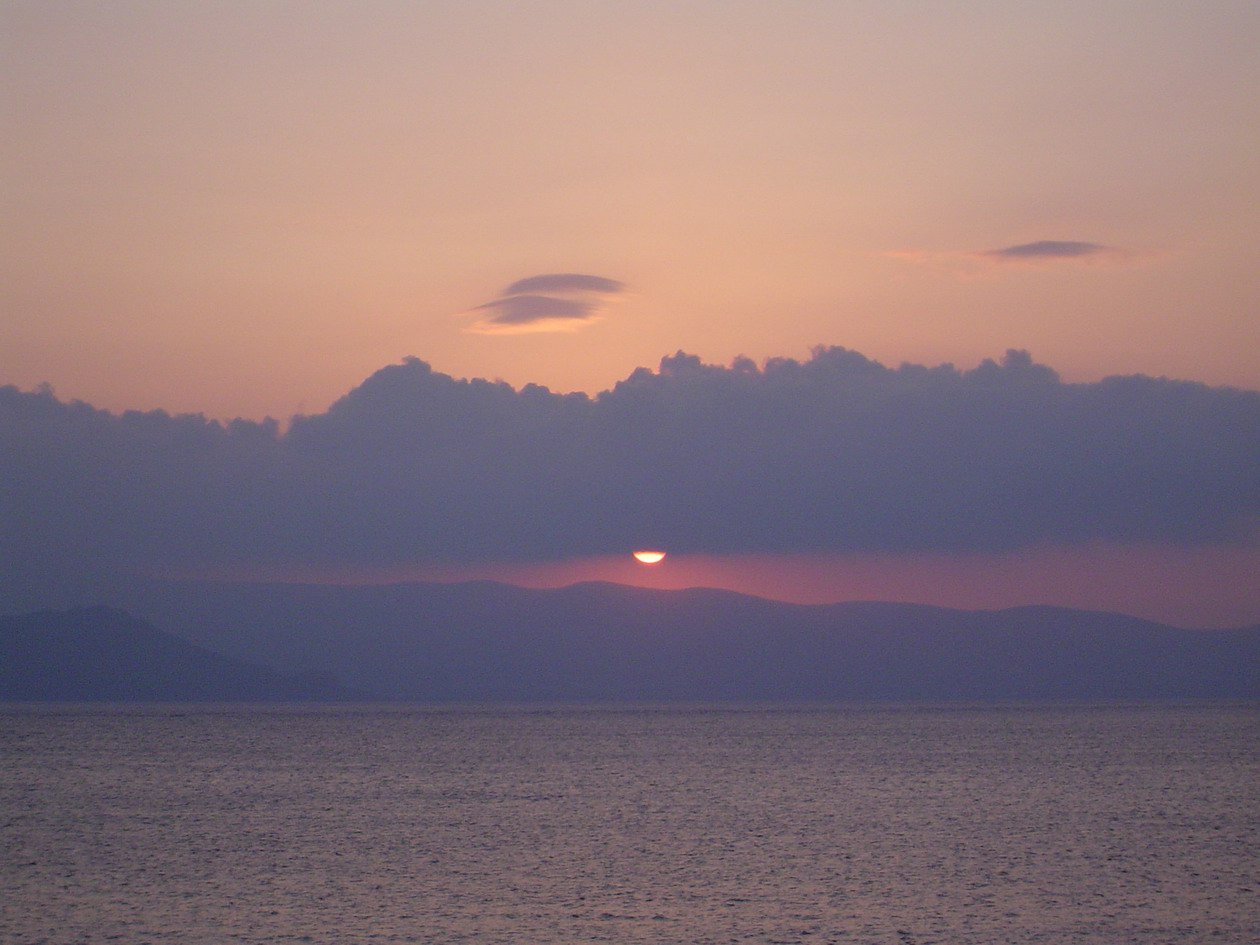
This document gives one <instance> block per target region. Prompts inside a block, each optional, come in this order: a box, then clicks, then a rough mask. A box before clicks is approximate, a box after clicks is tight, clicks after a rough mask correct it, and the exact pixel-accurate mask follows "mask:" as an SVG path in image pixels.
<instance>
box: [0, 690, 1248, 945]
mask: <svg viewBox="0 0 1260 945" xmlns="http://www.w3.org/2000/svg"><path fill="white" fill-rule="evenodd" d="M0 942H3V943H6V945H8V943H15V945H17V943H20V945H35V943H49V945H80V943H106V942H120V943H126V945H145V943H154V945H157V943H205V945H226V943H251V945H253V943H258V945H263V943H266V945H280V943H285V945H288V943H308V942H314V943H329V945H342V943H359V942H362V943H403V942H406V943H475V945H561V943H600V942H607V943H617V945H632V943H653V945H656V943H662V945H675V943H679V945H681V943H711V945H718V943H721V945H726V943H730V945H735V943H767V945H798V943H802V945H803V943H810V945H813V943H845V945H858V943H861V945H987V943H992V945H997V943H1002V945H1018V943H1030V945H1031V943H1046V945H1072V943H1079V945H1087V943H1088V945H1095V943H1097V945H1104V943H1105V945H1124V943H1160V945H1167V943H1181V942H1187V943H1196V945H1197V943H1222V945H1248V943H1251V945H1254V943H1260V705H1255V704H1248V705H1180V706H1176V705H1161V706H1143V705H1129V706H1116V705H1107V706H1084V705H1082V706H1040V707H1032V706H1002V707H993V706H988V707H982V706H957V705H953V706H936V707H926V706H906V707H888V706H882V707H875V706H826V707H763V706H756V707H746V706H745V707H737V706H636V707H591V706H587V707H582V706H572V707H546V708H543V707H513V708H496V707H458V708H442V707H412V706H386V707H382V706H335V707H331V706H325V707H317V706H310V707H306V706H289V707H263V706H232V707H209V706H172V705H165V706H142V707H138V706H128V707H111V706H103V707H102V706H95V707H89V706H60V707H54V706H8V707H5V708H3V709H0Z"/></svg>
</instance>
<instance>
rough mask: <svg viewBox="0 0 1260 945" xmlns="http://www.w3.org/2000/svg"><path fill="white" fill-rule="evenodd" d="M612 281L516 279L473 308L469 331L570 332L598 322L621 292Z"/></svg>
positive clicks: (568, 275) (569, 276) (577, 276)
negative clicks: (501, 290) (472, 318)
mask: <svg viewBox="0 0 1260 945" xmlns="http://www.w3.org/2000/svg"><path fill="white" fill-rule="evenodd" d="M625 288H626V287H625V285H624V284H623V283H621V282H618V281H617V280H616V279H607V278H605V277H604V276H590V275H585V274H583V273H577V272H562V273H550V274H544V275H539V276H528V277H526V278H524V279H517V280H516V281H515V282H513V283H512V284H511V285H509V286H508V287H507V288H506V289H504V290H503V294H502V296H501V297H499V298H497V299H494V300H493V301H491V302H486V303H484V304H482V305H478V306H475V307H474V308H472V309H470V310H469V311H468V312H467V313H465V314H477V315H478V316H479V317H478V319H477V320H476V321H475V322H474V323H473V324H472V325H471V326H470V327H469V329H468V330H469V331H472V332H477V333H479V334H520V333H522V332H538V331H574V330H576V329H578V328H582V327H584V326H586V325H589V324H591V323H592V322H595V321H598V320H599V319H600V318H602V317H603V315H604V313H605V312H606V311H607V307H608V303H609V302H610V301H611V300H612V299H614V298H616V297H618V296H620V295H621V294H623V293H624V292H625Z"/></svg>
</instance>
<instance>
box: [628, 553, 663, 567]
mask: <svg viewBox="0 0 1260 945" xmlns="http://www.w3.org/2000/svg"><path fill="white" fill-rule="evenodd" d="M664 559H665V552H663V551H636V552H635V553H634V560H636V561H638V562H639V563H640V564H659V563H660V562H661V561H663V560H664Z"/></svg>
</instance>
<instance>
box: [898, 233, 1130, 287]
mask: <svg viewBox="0 0 1260 945" xmlns="http://www.w3.org/2000/svg"><path fill="white" fill-rule="evenodd" d="M1131 255H1132V254H1130V253H1129V252H1127V251H1125V250H1123V249H1120V248H1118V247H1115V246H1107V245H1104V244H1102V243H1094V242H1090V241H1088V240H1034V241H1033V242H1031V243H1017V244H1014V245H1012V246H1000V247H997V248H996V249H982V250H945V251H939V250H922V249H908V250H893V251H890V252H886V253H884V256H886V257H888V258H889V259H897V260H901V261H903V262H908V263H913V264H915V265H919V266H927V267H930V268H935V269H940V270H944V271H946V272H950V273H952V274H954V275H955V276H958V277H960V278H964V279H969V278H983V277H985V276H992V275H995V274H996V273H997V271H998V270H999V268H1007V267H1013V266H1019V267H1024V268H1029V267H1045V266H1070V265H1082V264H1087V265H1097V264H1100V263H1117V262H1123V261H1125V260H1127V259H1129V258H1130V257H1131Z"/></svg>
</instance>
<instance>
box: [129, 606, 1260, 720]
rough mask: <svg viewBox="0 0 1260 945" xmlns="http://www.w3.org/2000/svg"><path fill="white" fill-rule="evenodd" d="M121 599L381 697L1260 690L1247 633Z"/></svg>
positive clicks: (1053, 621)
mask: <svg viewBox="0 0 1260 945" xmlns="http://www.w3.org/2000/svg"><path fill="white" fill-rule="evenodd" d="M129 596H130V599H129V600H128V601H127V604H128V606H129V607H131V608H132V609H133V610H135V611H136V612H137V613H142V614H144V615H145V616H146V617H148V618H150V619H152V620H154V621H155V622H157V623H159V624H160V625H161V626H163V627H167V628H169V629H171V630H173V631H175V632H177V633H179V634H180V635H182V636H185V637H187V638H188V639H191V640H196V641H198V642H200V643H202V644H203V645H206V646H208V647H210V648H212V649H215V650H217V651H219V652H223V653H226V654H230V655H232V656H235V657H237V658H240V659H248V660H251V661H257V662H264V663H267V664H269V665H275V666H280V667H284V668H285V669H287V670H320V671H326V672H333V673H336V674H337V676H338V677H339V678H341V679H343V680H345V681H346V682H347V683H348V684H350V685H352V686H354V687H355V688H356V689H360V690H363V691H366V692H370V693H375V694H377V695H380V696H384V697H389V698H406V699H416V700H425V701H430V700H432V701H444V700H472V701H516V700H520V701H539V700H541V701H546V700H848V699H854V700H1004V699H1017V700H1019V699H1032V700H1039V699H1040V700H1045V699H1071V700H1088V699H1197V698H1260V628H1251V629H1246V630H1236V631H1199V630H1180V629H1176V628H1172V627H1167V626H1164V625H1161V624H1157V623H1152V622H1149V621H1143V620H1139V619H1136V618H1132V617H1125V616H1121V615H1116V614H1104V613H1090V612H1082V611H1069V610H1062V609H1057V608H1051V607H1025V608H1016V609H1012V610H1005V611H996V612H988V611H984V612H964V611H954V610H947V609H942V608H936V607H924V606H917V605H908V604H880V603H849V604H835V605H826V606H800V605H792V604H783V603H778V602H774V601H767V600H762V599H758V598H753V597H747V596H743V595H739V594H733V593H729V592H725V591H713V590H689V591H652V590H645V589H641V588H629V587H622V586H617V585H609V584H583V585H576V586H573V587H569V588H563V589H559V590H531V589H524V588H519V587H511V586H508V585H502V584H494V583H470V584H454V585H441V584H397V585H387V586H357V587H346V586H330V585H248V584H161V585H158V584H154V585H148V586H145V587H143V588H134V589H132V590H131V591H130V592H129Z"/></svg>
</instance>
